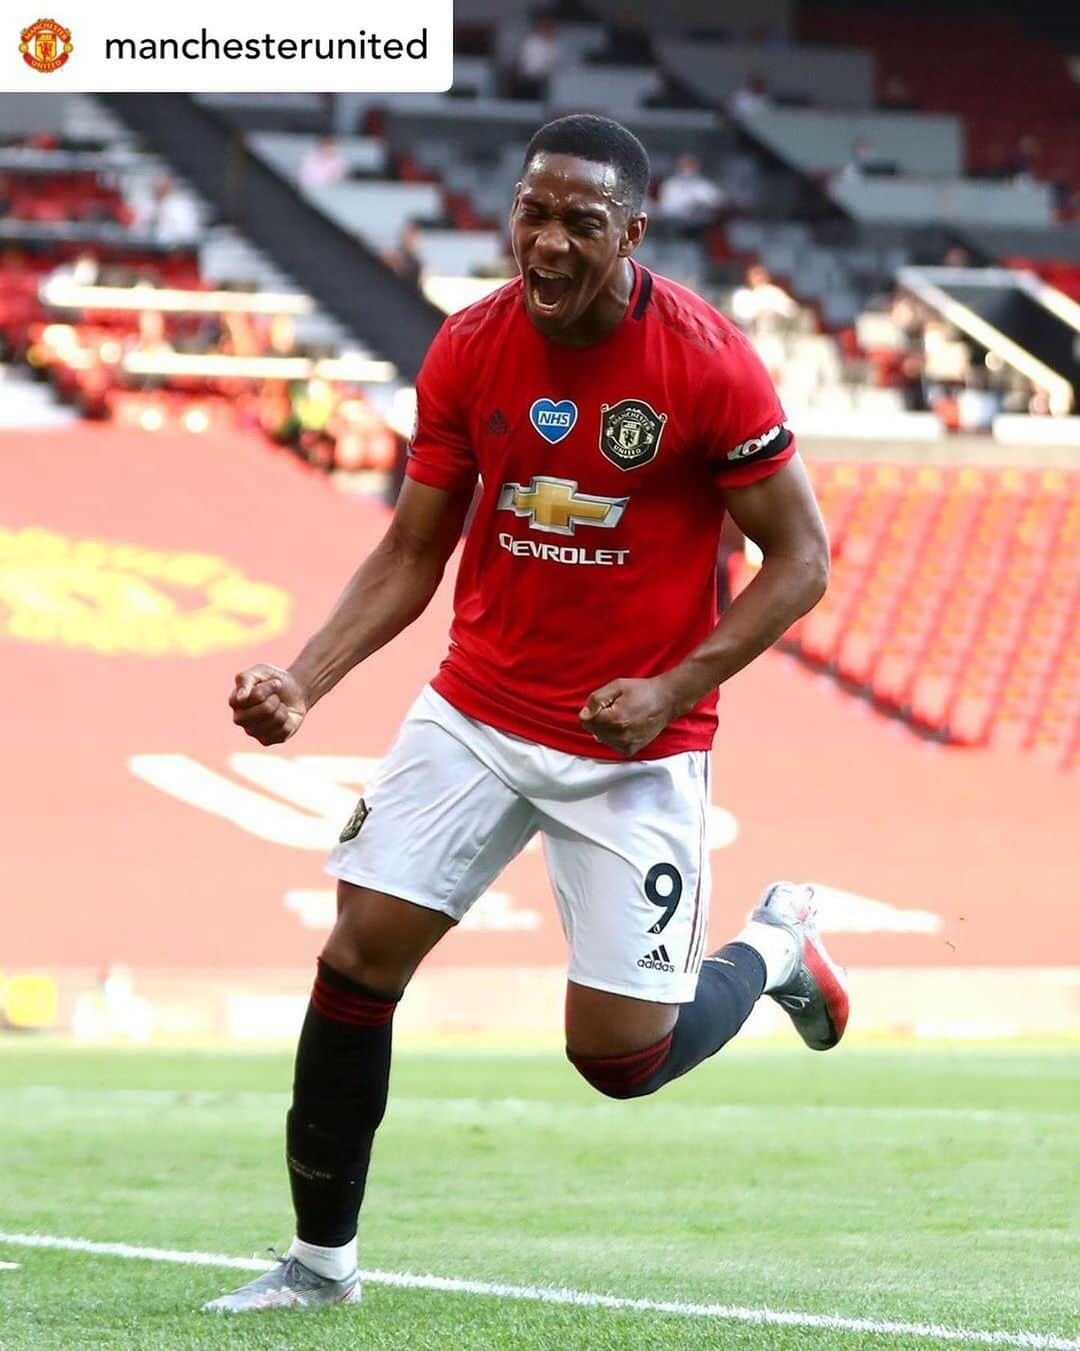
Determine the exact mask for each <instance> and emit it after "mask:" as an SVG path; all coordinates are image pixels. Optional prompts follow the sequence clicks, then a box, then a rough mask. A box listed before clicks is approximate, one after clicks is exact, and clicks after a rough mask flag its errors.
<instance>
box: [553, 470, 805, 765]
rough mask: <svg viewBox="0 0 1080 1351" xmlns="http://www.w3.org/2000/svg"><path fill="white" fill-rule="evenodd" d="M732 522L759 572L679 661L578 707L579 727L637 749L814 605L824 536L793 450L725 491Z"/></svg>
mask: <svg viewBox="0 0 1080 1351" xmlns="http://www.w3.org/2000/svg"><path fill="white" fill-rule="evenodd" d="M723 496H724V503H725V506H726V507H727V510H728V511H729V512H730V514H731V516H732V517H733V519H734V520H735V523H736V524H737V525H738V526H739V528H740V529H741V530H742V532H743V534H745V535H747V536H748V537H749V538H750V539H752V540H753V541H754V543H755V544H756V545H758V547H759V548H760V549H761V552H762V555H763V562H762V565H761V568H760V569H759V570H758V573H757V576H756V577H755V578H754V580H753V581H752V582H751V583H750V585H749V586H748V587H747V588H746V589H745V590H744V591H743V592H741V593H740V595H738V596H737V597H736V598H735V600H734V601H733V602H732V603H731V606H730V607H729V608H728V609H727V610H726V611H725V613H724V615H723V617H722V618H721V620H720V622H719V623H718V624H717V626H716V628H714V629H713V631H712V632H711V633H710V634H709V636H708V637H707V638H706V639H705V641H704V642H703V643H701V644H700V645H699V646H698V647H696V648H695V649H694V651H693V652H691V653H690V655H689V656H688V657H687V658H686V659H685V660H684V661H682V662H680V663H679V665H678V666H675V667H673V668H672V669H671V670H670V671H665V672H664V673H663V674H662V675H659V676H654V677H652V678H649V679H621V680H613V681H610V682H609V683H608V684H607V685H604V686H602V687H601V688H600V689H598V690H595V691H594V692H593V693H592V694H591V695H590V696H589V698H588V699H587V700H586V703H585V707H584V708H583V709H582V710H581V715H580V716H581V721H582V725H583V726H584V727H585V730H586V731H588V732H591V733H592V734H593V735H594V736H595V737H596V738H597V739H598V740H600V741H602V742H603V743H604V744H605V745H607V746H611V747H613V748H614V749H615V750H617V751H621V752H622V753H623V754H624V755H635V754H637V752H638V751H639V750H641V749H642V747H644V746H647V745H648V744H649V742H650V741H652V739H653V738H654V737H655V736H657V735H659V733H660V732H662V731H663V729H664V728H665V727H666V726H667V725H668V723H669V722H672V721H673V720H674V719H675V718H679V717H681V716H682V715H683V714H684V713H687V712H688V711H689V710H690V709H691V708H693V707H694V705H695V704H696V703H698V702H699V701H700V700H701V699H703V698H704V696H705V695H706V694H708V693H709V691H710V690H713V689H715V688H716V687H717V686H718V685H722V684H723V683H724V681H725V680H728V679H729V678H730V677H731V676H733V675H734V674H735V672H736V671H741V670H742V668H743V667H744V666H746V665H747V664H748V663H749V662H752V661H753V660H754V658H755V657H757V656H759V655H760V654H761V653H762V652H764V651H765V649H766V648H768V647H771V646H772V644H773V643H775V642H776V640H777V639H778V638H779V637H780V636H781V635H782V634H783V633H785V632H786V631H787V629H789V628H790V627H791V625H792V624H794V622H795V621H796V619H798V618H799V617H800V616H801V615H804V614H806V612H807V611H808V610H810V609H812V608H813V607H814V606H815V605H816V604H817V602H818V601H819V600H820V599H821V597H822V596H823V595H824V593H825V587H826V584H827V582H828V577H829V538H828V535H827V533H826V530H825V523H824V521H823V520H822V518H821V512H820V510H819V508H818V504H817V500H816V499H815V497H814V491H813V488H812V487H811V486H810V481H809V479H808V477H807V474H806V470H805V468H804V467H803V464H802V461H801V460H800V459H799V457H798V456H797V455H796V456H794V457H793V458H792V459H790V460H788V462H787V463H786V464H785V465H784V467H783V468H782V469H780V470H778V471H777V472H776V473H775V474H771V475H770V476H769V477H768V478H764V479H760V480H759V481H758V482H756V483H751V484H749V485H748V486H746V487H738V488H735V487H729V488H725V489H723Z"/></svg>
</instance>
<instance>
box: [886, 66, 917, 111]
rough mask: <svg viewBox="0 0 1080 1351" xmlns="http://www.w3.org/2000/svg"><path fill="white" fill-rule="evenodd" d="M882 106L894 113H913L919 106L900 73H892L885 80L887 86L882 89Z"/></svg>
mask: <svg viewBox="0 0 1080 1351" xmlns="http://www.w3.org/2000/svg"><path fill="white" fill-rule="evenodd" d="M881 106H882V108H887V109H888V110H889V111H890V112H893V113H913V112H917V111H918V108H919V105H918V104H917V103H916V101H915V98H914V96H913V95H912V92H911V90H910V89H909V88H908V87H907V84H906V83H905V82H904V80H902V79H901V78H900V76H899V75H890V76H889V78H888V79H887V80H886V81H885V88H884V89H883V90H882V91H881Z"/></svg>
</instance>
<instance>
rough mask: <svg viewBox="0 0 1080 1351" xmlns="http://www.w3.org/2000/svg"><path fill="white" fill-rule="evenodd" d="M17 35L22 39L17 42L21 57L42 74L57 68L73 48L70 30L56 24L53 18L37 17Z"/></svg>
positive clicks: (63, 62) (62, 63)
mask: <svg viewBox="0 0 1080 1351" xmlns="http://www.w3.org/2000/svg"><path fill="white" fill-rule="evenodd" d="M19 36H20V38H21V39H22V41H21V42H20V43H19V51H20V52H22V59H23V60H24V61H25V62H26V64H27V65H28V66H30V67H31V68H32V69H33V70H40V71H41V72H42V74H43V75H48V74H50V73H51V72H52V71H54V70H59V69H60V67H61V66H62V65H64V64H65V62H66V61H67V59H68V57H69V56H70V55H71V53H72V51H73V50H74V49H73V47H72V45H71V30H70V29H69V28H64V27H63V26H62V25H61V24H58V23H57V22H56V20H55V19H38V20H37V22H36V23H32V24H31V25H30V27H29V28H24V29H23V30H22V32H21V33H20V34H19Z"/></svg>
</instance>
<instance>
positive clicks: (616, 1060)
mask: <svg viewBox="0 0 1080 1351" xmlns="http://www.w3.org/2000/svg"><path fill="white" fill-rule="evenodd" d="M674 1036H675V1033H674V1032H669V1033H668V1034H667V1036H666V1037H665V1038H664V1039H663V1041H658V1042H657V1043H656V1044H655V1045H654V1046H646V1047H645V1049H644V1050H642V1051H631V1052H630V1053H629V1054H628V1055H614V1056H592V1055H571V1056H570V1061H571V1063H572V1064H573V1065H574V1067H575V1068H576V1069H577V1070H578V1071H579V1072H580V1073H581V1074H582V1076H583V1077H584V1078H585V1079H587V1080H588V1081H589V1083H591V1084H594V1085H595V1086H596V1087H597V1088H599V1089H609V1088H637V1086H638V1085H639V1084H643V1083H644V1082H645V1080H646V1079H648V1078H650V1077H651V1076H652V1075H654V1074H655V1073H656V1071H657V1070H658V1069H659V1068H660V1067H661V1065H663V1063H664V1061H665V1060H667V1058H668V1056H669V1054H670V1053H671V1042H672V1039H673V1038H674Z"/></svg>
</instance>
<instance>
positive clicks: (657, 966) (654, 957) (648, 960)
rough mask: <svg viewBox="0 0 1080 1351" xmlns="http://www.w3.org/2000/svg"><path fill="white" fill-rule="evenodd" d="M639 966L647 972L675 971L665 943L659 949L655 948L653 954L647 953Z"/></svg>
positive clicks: (641, 958) (639, 959)
mask: <svg viewBox="0 0 1080 1351" xmlns="http://www.w3.org/2000/svg"><path fill="white" fill-rule="evenodd" d="M638 966H641V967H644V968H645V970H646V971H674V970H675V967H674V966H673V965H672V963H671V958H670V957H669V956H668V950H667V948H666V947H664V945H663V943H661V944H660V946H659V947H658V948H653V950H652V952H647V953H646V954H645V956H644V957H639V958H638Z"/></svg>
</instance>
